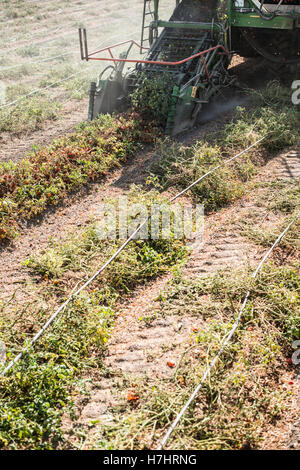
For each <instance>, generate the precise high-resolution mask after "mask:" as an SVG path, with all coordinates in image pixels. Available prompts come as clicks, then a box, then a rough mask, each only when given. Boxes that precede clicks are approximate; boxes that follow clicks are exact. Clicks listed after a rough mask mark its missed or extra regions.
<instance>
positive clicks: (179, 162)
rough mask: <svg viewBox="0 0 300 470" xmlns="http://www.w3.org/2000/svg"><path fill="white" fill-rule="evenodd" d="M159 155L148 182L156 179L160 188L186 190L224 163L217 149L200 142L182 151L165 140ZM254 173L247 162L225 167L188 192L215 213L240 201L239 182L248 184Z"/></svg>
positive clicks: (175, 144)
mask: <svg viewBox="0 0 300 470" xmlns="http://www.w3.org/2000/svg"><path fill="white" fill-rule="evenodd" d="M158 155H159V158H158V159H157V160H156V161H155V162H154V163H153V164H152V165H151V166H150V167H149V173H150V180H149V181H150V182H151V181H154V182H155V181H156V180H157V178H158V181H159V184H160V185H161V186H162V187H163V188H168V187H170V186H175V187H178V188H180V189H181V188H185V187H187V186H189V185H190V184H191V182H192V181H195V180H197V179H198V178H199V177H200V176H202V175H204V174H205V173H206V172H207V171H209V170H211V169H212V168H214V167H215V166H217V165H219V164H220V163H221V162H222V161H223V157H222V152H221V149H220V147H218V146H214V147H212V146H210V145H209V144H207V143H202V142H199V143H197V144H196V145H194V146H191V147H184V146H182V145H179V144H177V143H173V144H170V142H169V141H168V140H165V141H163V142H161V144H160V148H159V149H158ZM254 171H255V169H254V166H253V165H252V164H251V162H249V161H248V162H247V161H246V163H245V162H242V163H240V162H239V163H238V164H236V165H231V166H225V167H222V168H219V169H218V170H217V171H216V172H214V173H212V174H211V175H209V176H207V177H206V178H205V179H203V181H200V182H199V183H198V184H197V185H195V186H194V187H193V188H192V189H191V192H192V194H193V195H194V196H195V197H196V199H197V200H198V201H200V202H202V203H203V204H204V206H205V209H207V210H215V209H218V208H219V207H222V206H224V205H225V204H227V203H228V202H230V201H232V200H234V199H236V198H237V197H239V196H240V195H241V194H242V192H243V189H242V187H241V184H240V182H241V181H243V180H247V179H248V178H249V176H251V175H252V174H253V173H254Z"/></svg>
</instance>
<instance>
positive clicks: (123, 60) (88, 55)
mask: <svg viewBox="0 0 300 470" xmlns="http://www.w3.org/2000/svg"><path fill="white" fill-rule="evenodd" d="M128 43H129V44H130V46H132V45H135V46H137V47H139V48H140V49H148V47H143V46H141V45H140V44H138V43H137V42H136V41H134V40H133V39H129V40H128V41H124V42H120V43H118V44H114V45H112V46H108V47H104V48H103V49H99V50H98V51H94V52H91V53H90V54H89V53H88V52H87V49H86V55H85V56H82V58H83V60H100V61H110V62H114V64H115V65H116V64H117V62H129V63H135V64H154V65H165V66H169V65H170V66H174V65H182V64H184V63H185V62H188V61H189V60H192V59H196V58H197V57H201V60H202V63H203V66H204V69H205V73H206V75H207V78H208V79H209V78H210V76H209V72H208V69H207V64H206V61H205V58H204V55H205V54H207V53H208V52H211V51H214V50H216V49H221V50H222V51H223V52H222V54H226V55H229V52H228V51H227V49H226V48H225V47H224V46H223V45H222V44H218V45H217V46H214V47H210V48H209V49H206V50H205V51H201V52H198V53H197V54H193V55H191V56H190V57H187V58H185V59H182V60H179V61H177V62H167V61H157V60H143V59H120V58H116V57H114V55H113V53H112V51H111V49H114V48H115V47H118V46H123V45H124V44H128ZM105 51H108V53H109V55H110V57H92V56H94V55H95V54H99V53H100V52H105Z"/></svg>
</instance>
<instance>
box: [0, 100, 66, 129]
mask: <svg viewBox="0 0 300 470" xmlns="http://www.w3.org/2000/svg"><path fill="white" fill-rule="evenodd" d="M12 100H13V98H12ZM60 109H61V105H60V104H59V103H58V102H57V101H55V100H54V101H53V100H49V99H45V98H41V97H39V98H33V99H23V100H21V101H19V102H18V103H17V104H16V105H14V106H13V107H9V108H3V109H2V110H0V132H11V133H12V134H16V135H18V134H21V133H22V132H32V131H35V130H37V129H39V128H40V127H41V123H42V122H44V121H45V120H47V119H49V120H56V119H57V118H58V113H59V110H60Z"/></svg>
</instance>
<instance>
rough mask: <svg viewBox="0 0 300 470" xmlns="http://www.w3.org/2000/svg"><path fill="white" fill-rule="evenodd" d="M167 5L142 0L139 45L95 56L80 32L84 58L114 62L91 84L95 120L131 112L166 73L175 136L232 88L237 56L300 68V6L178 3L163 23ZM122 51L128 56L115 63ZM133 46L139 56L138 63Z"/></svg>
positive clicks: (282, 1) (281, 1)
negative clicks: (138, 93)
mask: <svg viewBox="0 0 300 470" xmlns="http://www.w3.org/2000/svg"><path fill="white" fill-rule="evenodd" d="M165 1H166V0H165ZM169 1H170V2H171V1H172V0H169ZM173 1H174V0H173ZM162 3H163V0H144V6H143V15H142V34H141V40H140V43H137V42H136V41H134V40H130V41H124V42H123V43H118V44H114V45H112V46H110V47H106V48H103V49H100V50H98V51H94V52H91V53H89V51H88V45H87V33H86V30H85V29H80V30H79V39H80V48H81V58H82V60H87V61H88V60H99V61H104V62H106V61H107V62H110V64H109V65H108V66H107V67H106V68H105V69H104V70H102V71H101V73H100V75H99V79H98V82H97V83H95V82H92V84H91V90H90V100H89V112H88V119H89V120H92V119H95V118H96V117H97V116H98V115H99V114H102V113H110V114H111V113H114V112H123V111H125V110H126V109H128V108H130V106H131V96H132V94H133V93H134V91H135V90H137V89H139V88H140V87H143V86H144V84H145V77H146V80H147V79H148V80H155V78H157V77H159V76H162V75H164V76H166V75H167V76H168V77H169V79H170V80H169V82H170V81H171V84H172V86H171V92H169V91H167V90H166V93H170V97H169V101H168V110H167V115H166V118H165V132H166V134H169V135H176V134H178V133H179V132H182V131H184V130H187V129H189V128H191V127H192V126H193V125H194V123H195V121H196V119H197V117H198V116H199V114H200V113H201V109H202V108H203V105H205V104H206V103H209V101H210V99H211V97H212V96H213V95H215V94H216V92H218V90H220V89H221V88H223V87H227V86H230V85H231V83H232V81H233V77H232V76H231V75H230V74H229V73H228V67H229V65H230V62H231V58H232V56H233V54H235V53H236V54H239V55H240V56H242V57H253V56H255V55H260V56H263V57H264V58H265V59H266V60H268V61H270V62H273V63H275V64H277V65H276V67H278V68H279V67H280V68H281V67H290V68H291V67H296V66H297V65H299V64H300V0H294V1H290V0H273V1H272V0H266V1H264V0H223V1H222V0H182V1H178V0H177V1H175V2H174V11H173V13H172V15H171V18H170V19H169V20H168V21H166V20H163V19H161V18H160V14H159V13H160V6H161V5H162ZM121 46H122V47H123V48H126V51H125V52H122V53H121V54H120V55H119V56H118V57H115V56H114V51H115V50H116V49H117V50H119V48H120V47H121ZM135 48H137V51H138V52H139V56H138V57H137V54H136V55H135V56H134V57H132V54H133V52H134V49H135ZM128 64H130V68H128ZM157 116H158V117H159V116H160V109H157Z"/></svg>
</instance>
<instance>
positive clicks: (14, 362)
mask: <svg viewBox="0 0 300 470" xmlns="http://www.w3.org/2000/svg"><path fill="white" fill-rule="evenodd" d="M268 135H269V134H266V135H264V136H263V137H261V138H260V139H258V140H257V141H256V142H254V144H252V145H250V146H249V147H247V148H246V149H245V150H243V151H242V152H240V153H238V154H237V155H235V156H234V157H232V158H229V159H228V160H225V161H224V162H223V163H221V164H220V165H217V166H216V167H214V168H213V169H212V170H210V171H208V172H207V173H205V174H204V175H202V176H201V177H200V178H198V179H197V180H196V181H194V182H193V183H192V184H190V185H189V186H188V187H187V188H185V189H184V190H183V191H181V192H180V193H178V194H176V195H175V196H174V197H172V198H171V199H170V202H173V201H175V199H178V198H179V197H180V196H182V194H184V193H186V192H187V191H188V190H189V189H191V188H192V187H193V186H195V184H197V183H199V182H200V181H201V180H202V179H203V178H205V177H206V176H208V175H210V174H211V173H212V172H214V171H216V170H217V169H218V168H220V167H221V166H224V165H226V164H228V163H229V162H231V161H232V160H234V159H236V158H238V157H240V156H241V155H243V154H244V153H245V152H247V151H248V150H250V149H252V148H253V147H254V146H255V145H257V144H258V143H259V142H261V141H262V140H264V139H265V138H266V137H267V136H268ZM149 219H150V216H148V217H147V218H146V219H145V220H144V221H143V222H142V223H141V224H140V225H139V226H138V227H137V228H136V230H135V231H134V232H133V233H132V234H131V235H130V237H129V238H128V239H127V240H126V241H125V242H124V243H123V244H122V246H121V247H120V248H119V249H118V250H117V251H116V252H115V253H114V254H113V255H112V256H111V258H109V260H108V261H107V262H106V263H105V264H104V265H103V266H102V267H101V268H100V269H99V270H98V271H97V272H96V273H95V274H93V276H92V277H91V278H90V279H89V280H88V281H86V283H85V284H83V285H82V286H81V287H80V288H79V289H78V290H77V291H76V292H75V293H74V294H72V295H71V296H70V297H69V298H68V299H67V300H66V301H65V302H64V303H63V304H62V305H61V306H60V307H59V308H58V309H57V310H56V312H55V313H54V314H53V315H52V316H51V317H50V318H49V320H48V321H47V322H46V323H45V324H44V326H43V327H42V328H41V329H40V331H39V332H38V333H37V334H36V335H35V336H34V338H32V340H31V341H30V342H29V343H28V345H27V346H25V348H24V349H22V351H21V352H20V353H19V354H18V355H17V356H16V357H15V358H14V359H13V360H12V361H11V362H10V363H9V364H8V365H7V366H6V367H5V369H4V370H3V371H2V372H1V373H0V377H1V376H4V375H5V374H6V373H7V372H8V371H9V370H10V369H11V368H12V367H13V366H14V365H15V364H16V363H17V362H18V361H19V360H20V359H21V358H22V356H23V354H25V352H27V351H28V350H29V348H30V347H31V346H32V345H33V344H34V343H36V341H37V340H38V339H39V338H40V337H41V336H42V334H43V333H44V331H45V330H46V329H47V328H48V326H50V325H51V324H52V323H53V321H54V320H55V319H56V317H57V316H58V315H59V314H60V312H62V310H64V309H65V307H66V306H67V305H69V303H70V302H71V301H72V300H73V299H74V298H75V297H77V296H78V295H79V294H80V292H81V291H82V290H83V289H85V288H86V287H88V286H89V285H90V284H91V282H93V280H94V279H96V278H97V277H98V276H99V275H100V274H101V273H102V272H103V271H104V270H105V269H106V268H107V266H109V265H110V264H111V263H112V262H113V261H114V260H115V259H116V258H117V257H118V256H119V254H120V253H121V252H122V251H123V250H124V248H125V247H126V246H127V245H128V244H129V243H130V242H131V241H132V240H133V239H134V237H135V235H136V234H137V233H138V232H139V231H140V230H141V229H142V228H143V227H144V225H145V224H146V223H147V222H148V220H149Z"/></svg>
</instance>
